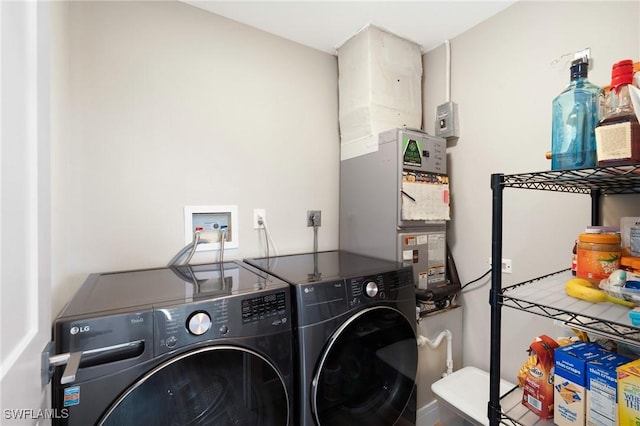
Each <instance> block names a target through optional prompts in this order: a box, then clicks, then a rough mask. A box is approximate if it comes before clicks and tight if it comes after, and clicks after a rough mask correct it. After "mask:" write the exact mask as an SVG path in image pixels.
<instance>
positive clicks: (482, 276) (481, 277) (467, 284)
mask: <svg viewBox="0 0 640 426" xmlns="http://www.w3.org/2000/svg"><path fill="white" fill-rule="evenodd" d="M490 273H491V269H489V270H488V271H487V272H485V273H484V274H482V275H480V276H479V277H478V278H476V279H475V280H473V281H469V282H468V283H466V284H465V285H463V286H462V287H460V291H462V290H464V289H465V287H467V286H469V285H471V284H473V283H475V282H477V281H480V280H481V279H483V278H484V277H486V276H487V275H489V274H490ZM486 284H487V283H485V284H483V285H481V286H479V287H476V288H472V289H471V290H476V289H478V288H481V287H483V286H484V285H486ZM471 290H467V291H471Z"/></svg>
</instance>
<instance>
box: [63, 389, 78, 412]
mask: <svg viewBox="0 0 640 426" xmlns="http://www.w3.org/2000/svg"><path fill="white" fill-rule="evenodd" d="M78 404H80V386H74V387H71V388H65V390H64V402H63V405H64V406H65V407H70V406H72V405H78Z"/></svg>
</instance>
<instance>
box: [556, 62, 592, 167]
mask: <svg viewBox="0 0 640 426" xmlns="http://www.w3.org/2000/svg"><path fill="white" fill-rule="evenodd" d="M588 68H589V62H588V60H587V59H586V58H580V59H576V60H574V61H573V62H571V73H570V75H571V82H570V83H569V85H568V86H567V87H566V88H565V89H564V90H563V91H562V93H560V94H559V95H558V96H557V97H556V98H555V99H554V100H553V104H552V107H553V121H552V126H551V169H552V170H569V169H580V168H589V167H596V164H597V156H596V136H595V128H596V125H597V124H598V119H599V105H600V102H601V98H602V96H603V91H602V89H601V88H600V87H598V86H596V85H595V84H592V83H591V82H590V81H589V80H587V72H588Z"/></svg>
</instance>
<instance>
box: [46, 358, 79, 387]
mask: <svg viewBox="0 0 640 426" xmlns="http://www.w3.org/2000/svg"><path fill="white" fill-rule="evenodd" d="M81 358H82V352H71V353H64V354H60V355H53V356H51V357H49V365H51V366H53V367H56V366H58V365H64V371H63V372H62V378H61V379H60V384H61V385H66V384H69V383H73V382H74V381H75V380H76V374H77V373H78V368H79V367H80V359H81Z"/></svg>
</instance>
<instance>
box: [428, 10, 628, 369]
mask: <svg viewBox="0 0 640 426" xmlns="http://www.w3.org/2000/svg"><path fill="white" fill-rule="evenodd" d="M612 11H615V12H612ZM639 18H640V10H639V3H638V2H637V1H635V2H610V1H607V2H590V1H582V2H532V1H521V2H518V3H516V4H514V5H513V6H511V7H509V8H507V9H505V10H504V11H503V12H501V13H500V14H498V15H496V16H495V17H493V18H491V19H489V20H487V21H485V22H483V23H481V24H480V25H478V26H476V27H474V28H472V29H471V30H469V31H467V32H466V33H464V34H462V35H460V36H458V37H456V38H455V39H453V40H451V64H452V70H451V83H452V87H451V99H452V100H453V101H454V102H456V103H457V104H458V105H459V112H460V138H459V140H458V141H457V142H456V143H452V144H449V147H448V162H449V173H450V176H451V190H452V201H451V208H452V221H451V223H450V224H449V231H450V232H449V235H450V236H451V240H450V244H451V245H452V252H453V255H454V258H455V260H456V264H457V267H458V272H459V274H460V277H461V280H462V282H463V283H466V282H469V281H471V280H472V279H474V278H476V277H478V276H480V275H482V274H483V273H484V272H486V271H487V270H488V269H489V266H488V259H489V257H490V256H491V201H492V195H491V188H490V176H491V174H492V173H506V174H509V173H520V172H531V171H543V170H548V169H549V168H550V162H549V161H548V160H546V159H545V152H546V151H548V150H550V148H551V139H550V134H551V101H552V99H553V98H554V97H555V96H556V95H557V94H558V93H560V92H561V91H562V89H563V88H564V87H565V86H566V84H567V83H568V81H569V71H568V63H562V64H561V65H560V66H556V65H554V61H555V60H556V59H558V58H561V57H562V56H563V55H565V54H567V53H571V52H575V51H578V50H580V49H583V48H585V47H590V48H591V53H592V57H593V69H592V70H591V71H590V74H589V79H590V80H591V81H592V82H594V83H595V84H599V85H607V84H609V77H610V73H611V65H612V64H613V63H614V62H616V61H618V60H620V59H627V58H630V59H634V60H636V61H637V60H640V34H639V31H640V27H638V22H640V20H639ZM612 22H615V25H614V24H613V23H612ZM444 57H445V50H444V46H442V47H440V48H437V49H435V50H433V51H430V52H427V53H426V54H425V55H424V70H425V71H424V74H425V79H424V111H425V120H424V122H425V123H426V130H427V131H428V132H430V133H431V132H433V129H434V124H433V120H434V119H433V117H434V113H433V111H434V109H435V106H436V105H438V104H440V103H442V102H443V101H444V100H445V98H444V96H445V95H444V94H445V87H444V76H445V67H444V63H445V60H444ZM605 201H608V200H605ZM636 212H637V210H636ZM614 216H615V215H613V214H612V212H611V209H610V208H608V207H607V206H605V220H607V221H609V222H610V223H607V224H615V223H616V222H617V219H616V218H615V217H614ZM589 221H590V199H589V197H588V196H582V195H573V194H559V193H549V192H543V191H523V190H518V189H507V190H505V191H504V220H503V223H504V229H503V232H504V235H503V237H504V239H503V257H505V258H509V259H512V260H513V274H512V275H506V274H503V285H509V284H515V283H518V282H522V281H526V280H528V279H531V278H534V277H537V276H540V275H543V274H545V273H549V272H554V271H557V270H561V269H565V268H568V267H569V265H570V258H571V257H570V256H571V254H570V251H571V248H572V246H573V242H574V239H575V237H576V235H577V234H578V233H580V232H582V229H584V227H585V226H586V225H588V224H589ZM478 286H481V288H479V289H477V290H473V291H468V292H465V293H463V296H462V298H461V299H462V300H461V303H462V304H463V305H464V308H465V309H464V322H463V323H464V340H463V347H464V365H474V366H477V367H480V368H483V369H485V370H488V369H489V336H490V306H489V286H490V276H487V277H486V279H484V280H482V281H481V282H480V283H478V284H476V285H474V286H472V287H470V288H474V287H478ZM502 321H503V328H502V341H503V344H502V366H501V371H502V375H503V377H505V378H507V379H510V380H512V381H515V375H516V374H517V371H518V369H519V368H520V365H521V364H522V362H523V361H524V360H525V356H526V353H525V349H526V348H527V347H528V346H529V343H530V342H531V340H532V339H533V338H534V337H535V336H537V335H539V334H542V333H549V334H551V335H553V334H554V333H555V330H554V327H553V323H552V322H551V321H549V320H547V319H543V318H541V317H537V316H533V315H529V314H524V313H521V312H518V311H514V310H513V309H503V310H502Z"/></svg>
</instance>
